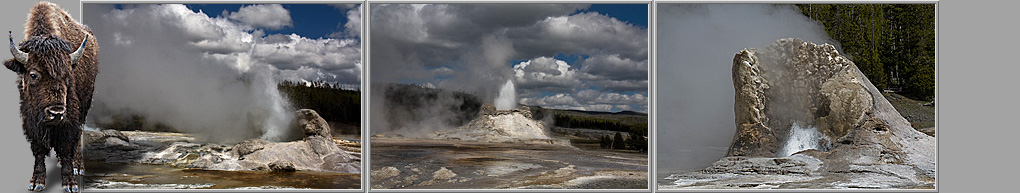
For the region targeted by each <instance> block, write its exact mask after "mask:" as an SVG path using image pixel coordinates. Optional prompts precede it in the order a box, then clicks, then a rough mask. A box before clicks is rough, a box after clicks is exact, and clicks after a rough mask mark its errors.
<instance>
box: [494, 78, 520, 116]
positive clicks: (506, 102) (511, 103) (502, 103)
mask: <svg viewBox="0 0 1020 193" xmlns="http://www.w3.org/2000/svg"><path fill="white" fill-rule="evenodd" d="M495 104H496V110H501V111H504V110H510V109H515V108H517V91H516V90H515V89H514V81H513V80H507V81H506V84H503V87H500V88H499V95H498V96H497V97H496V102H495Z"/></svg>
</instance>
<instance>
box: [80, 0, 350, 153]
mask: <svg viewBox="0 0 1020 193" xmlns="http://www.w3.org/2000/svg"><path fill="white" fill-rule="evenodd" d="M122 6H123V7H121V9H115V7H113V6H112V5H101V4H85V5H84V6H83V11H84V13H85V14H83V15H84V19H83V22H84V23H85V24H87V25H89V26H90V27H91V28H92V30H93V32H94V34H95V35H96V36H97V38H98V39H99V40H100V41H101V42H102V43H101V44H102V46H101V51H100V52H101V53H105V54H100V58H99V61H100V62H99V65H100V71H101V72H100V73H99V76H98V77H97V80H96V91H95V97H94V101H93V108H92V111H91V112H90V113H89V120H88V122H89V124H93V125H95V124H97V123H109V122H111V121H114V119H125V118H127V119H130V117H125V116H140V117H144V118H145V122H146V124H150V125H148V126H151V124H163V125H165V126H170V127H172V128H173V129H175V130H179V131H183V132H188V133H194V134H199V135H200V136H203V137H207V138H208V139H209V140H210V141H217V142H224V143H231V142H237V141H240V140H244V139H249V138H254V137H261V138H264V139H267V140H274V141H286V140H290V139H294V138H296V137H300V133H298V132H296V131H291V129H289V124H290V122H291V120H292V119H293V117H292V116H293V110H294V109H292V107H290V105H289V104H288V102H287V100H286V99H285V98H284V97H283V96H281V93H280V92H279V91H278V90H277V80H279V79H290V80H320V79H321V80H332V81H339V82H341V83H351V81H350V80H351V79H354V81H353V83H354V84H357V82H360V69H361V67H360V65H361V61H360V56H359V55H360V49H358V47H360V45H359V44H360V43H359V41H357V40H346V39H339V40H338V39H309V38H305V37H300V36H298V35H294V34H291V35H280V34H274V35H269V36H266V35H265V33H264V31H263V30H262V29H259V28H255V27H267V28H278V27H285V26H290V25H291V21H290V19H289V17H287V19H286V21H261V20H264V19H265V18H261V17H254V18H249V16H252V15H258V14H257V13H261V12H262V11H258V10H256V9H269V12H266V14H268V15H278V14H279V13H281V10H279V9H282V7H280V6H279V5H265V6H261V5H255V6H245V7H242V8H241V10H240V11H238V12H235V13H232V14H229V18H224V17H215V18H213V17H209V16H208V15H206V14H205V13H202V12H194V11H192V10H190V9H188V8H187V7H185V6H184V5H178V4H166V5H147V4H143V5H122ZM282 13H287V11H286V10H285V9H284V10H282ZM260 18H261V19H260ZM237 20H239V21H240V23H238V21H237ZM256 23H261V24H256ZM345 81H347V82H345Z"/></svg>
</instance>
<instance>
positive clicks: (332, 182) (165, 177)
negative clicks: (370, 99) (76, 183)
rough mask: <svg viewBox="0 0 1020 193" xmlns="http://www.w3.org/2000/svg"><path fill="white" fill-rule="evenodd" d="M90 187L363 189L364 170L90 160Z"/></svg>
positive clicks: (88, 180) (88, 174) (87, 187)
mask: <svg viewBox="0 0 1020 193" xmlns="http://www.w3.org/2000/svg"><path fill="white" fill-rule="evenodd" d="M85 168H88V173H87V174H86V176H85V187H86V189H235V188H251V189H278V188H299V189H304V188H308V189H359V188H361V174H344V173H327V172H307V171H295V172H269V171H214V170H191V169H180V168H174V167H170V166H166V165H151V164H110V163H103V162H94V161H93V162H87V163H86V164H85Z"/></svg>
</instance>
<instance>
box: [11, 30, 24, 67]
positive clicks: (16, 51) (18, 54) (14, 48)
mask: <svg viewBox="0 0 1020 193" xmlns="http://www.w3.org/2000/svg"><path fill="white" fill-rule="evenodd" d="M7 39H8V40H11V55H14V59H15V60H18V62H21V63H22V64H27V63H28V53H25V52H22V51H21V48H19V47H18V45H17V44H14V36H13V35H12V34H11V31H7Z"/></svg>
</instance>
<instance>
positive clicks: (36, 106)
mask: <svg viewBox="0 0 1020 193" xmlns="http://www.w3.org/2000/svg"><path fill="white" fill-rule="evenodd" d="M25 35H26V39H25V40H24V41H23V42H22V43H21V44H20V45H19V46H18V47H19V48H20V51H22V52H26V53H28V55H29V57H28V60H27V62H26V63H22V62H19V61H18V60H15V59H10V60H7V61H5V62H4V66H6V67H7V68H8V69H10V70H11V71H14V72H15V73H17V74H18V90H19V92H20V94H21V97H20V99H21V102H20V103H21V118H22V121H23V122H22V128H23V129H24V130H25V136H26V138H27V139H28V142H29V143H30V144H31V148H32V154H33V155H34V156H35V169H34V171H33V174H32V178H31V180H30V181H29V187H28V189H29V190H34V191H42V190H43V188H44V187H45V184H46V165H45V163H44V161H45V158H46V156H47V155H48V154H49V152H50V150H51V149H53V150H55V151H56V155H57V157H58V160H59V162H60V163H63V164H62V166H61V168H60V170H61V171H60V175H61V184H62V185H63V187H64V191H65V192H78V191H79V188H78V181H77V178H76V176H78V175H81V174H83V173H84V170H83V166H84V163H83V161H82V152H81V143H80V140H81V133H82V131H81V127H82V124H84V123H85V116H86V114H87V113H88V111H89V108H90V107H91V104H92V92H93V90H94V88H95V87H94V86H93V84H94V83H95V80H96V74H97V73H98V72H99V70H98V66H97V63H98V53H99V44H98V43H97V41H96V39H95V37H94V36H92V30H91V29H89V28H88V27H86V26H85V25H82V24H80V23H78V22H77V21H74V20H73V19H71V16H70V15H68V14H67V12H65V11H64V10H63V9H61V8H60V6H58V5H56V4H53V3H50V2H39V3H36V5H35V6H34V7H32V9H31V12H30V13H29V15H28V21H27V23H26V25H25ZM85 38H88V42H87V44H86V47H85V48H83V49H85V51H84V54H83V55H82V57H81V58H80V59H79V60H78V62H77V63H72V60H71V57H70V54H71V53H72V52H74V51H75V50H76V49H78V47H79V45H80V44H81V42H82V41H83V40H84V39H85ZM11 41H13V39H12V40H11ZM61 107H63V108H61ZM52 109H62V110H63V114H62V116H56V117H58V118H53V117H54V116H53V114H52V113H51V112H54V111H53V110H52ZM68 163H70V164H68Z"/></svg>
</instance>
